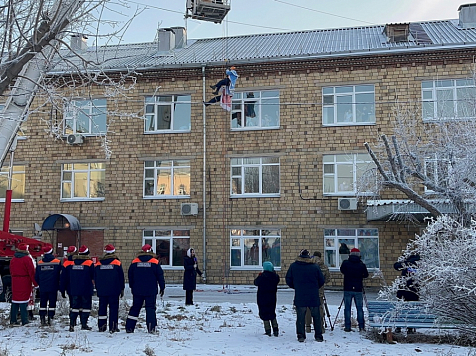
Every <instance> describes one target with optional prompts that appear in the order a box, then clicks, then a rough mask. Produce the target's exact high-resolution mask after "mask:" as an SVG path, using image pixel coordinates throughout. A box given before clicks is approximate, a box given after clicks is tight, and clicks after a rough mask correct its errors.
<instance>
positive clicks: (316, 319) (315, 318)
mask: <svg viewBox="0 0 476 356" xmlns="http://www.w3.org/2000/svg"><path fill="white" fill-rule="evenodd" d="M307 308H309V310H310V311H311V316H312V323H313V325H314V337H315V338H322V329H321V313H320V311H319V307H296V314H297V319H296V334H297V337H298V338H304V339H305V338H306V328H305V325H306V310H307Z"/></svg>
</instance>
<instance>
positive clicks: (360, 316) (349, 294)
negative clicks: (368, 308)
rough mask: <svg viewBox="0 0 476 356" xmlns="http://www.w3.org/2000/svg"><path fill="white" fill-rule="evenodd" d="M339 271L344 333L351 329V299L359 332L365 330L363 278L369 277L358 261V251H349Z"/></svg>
mask: <svg viewBox="0 0 476 356" xmlns="http://www.w3.org/2000/svg"><path fill="white" fill-rule="evenodd" d="M340 271H341V273H342V274H343V275H344V319H345V321H344V331H347V332H349V331H352V329H351V320H350V316H351V308H352V299H354V303H355V307H356V308H357V322H358V323H359V331H364V330H365V320H364V295H363V292H364V282H363V280H364V278H367V277H368V276H369V272H368V271H367V266H366V265H365V263H363V262H362V261H361V260H360V250H359V249H358V248H353V249H352V250H350V256H349V258H348V259H347V260H345V261H344V262H342V265H341V266H340Z"/></svg>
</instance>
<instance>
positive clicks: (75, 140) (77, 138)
mask: <svg viewBox="0 0 476 356" xmlns="http://www.w3.org/2000/svg"><path fill="white" fill-rule="evenodd" d="M67 141H68V143H69V144H70V145H79V144H80V143H83V136H81V135H80V134H71V135H68V138H67Z"/></svg>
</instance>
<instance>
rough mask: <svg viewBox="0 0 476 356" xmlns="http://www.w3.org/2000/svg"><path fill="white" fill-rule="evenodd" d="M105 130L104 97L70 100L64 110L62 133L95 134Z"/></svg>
mask: <svg viewBox="0 0 476 356" xmlns="http://www.w3.org/2000/svg"><path fill="white" fill-rule="evenodd" d="M106 131H107V106H106V99H92V100H72V101H71V102H70V103H69V104H68V105H66V107H65V111H64V134H65V135H69V134H76V133H77V134H82V135H96V134H103V133H106Z"/></svg>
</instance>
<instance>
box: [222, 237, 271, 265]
mask: <svg viewBox="0 0 476 356" xmlns="http://www.w3.org/2000/svg"><path fill="white" fill-rule="evenodd" d="M230 239H231V241H230V248H231V251H230V262H231V267H232V268H239V267H246V268H247V269H261V268H262V267H261V266H263V262H266V261H270V262H272V263H273V265H274V267H281V231H280V230H277V229H276V230H275V229H269V230H258V229H256V230H253V229H250V230H239V229H236V230H230Z"/></svg>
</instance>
